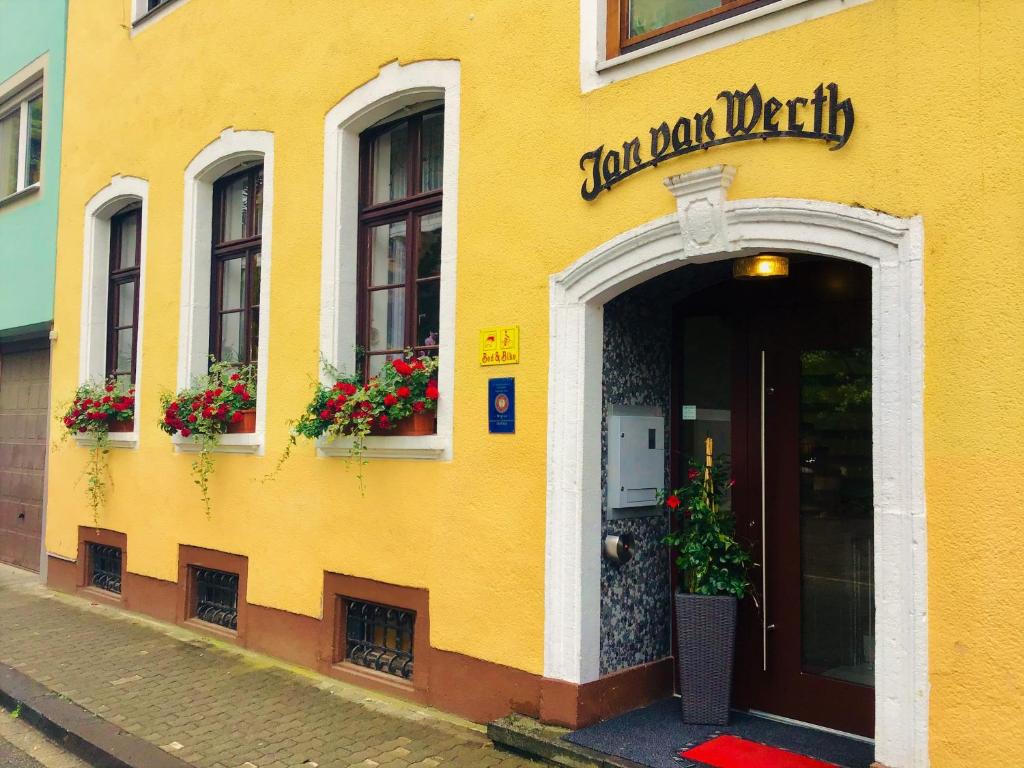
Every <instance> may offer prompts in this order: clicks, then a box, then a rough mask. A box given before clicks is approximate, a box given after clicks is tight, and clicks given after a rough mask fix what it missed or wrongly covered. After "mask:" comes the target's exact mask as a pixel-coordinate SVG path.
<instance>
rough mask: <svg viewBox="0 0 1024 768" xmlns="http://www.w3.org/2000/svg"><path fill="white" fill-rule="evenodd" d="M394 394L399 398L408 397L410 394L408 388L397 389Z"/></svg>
mask: <svg viewBox="0 0 1024 768" xmlns="http://www.w3.org/2000/svg"><path fill="white" fill-rule="evenodd" d="M395 394H396V395H398V396H399V397H408V396H409V394H410V392H409V388H408V387H399V388H398V389H396V390H395Z"/></svg>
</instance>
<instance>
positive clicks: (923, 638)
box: [544, 165, 929, 768]
mask: <svg viewBox="0 0 1024 768" xmlns="http://www.w3.org/2000/svg"><path fill="white" fill-rule="evenodd" d="M735 173H736V171H735V169H734V168H730V167H727V166H721V165H719V166H713V167H711V168H705V169H702V170H698V171H694V172H692V173H688V174H683V175H680V176H672V177H669V178H668V179H666V182H665V183H666V187H668V189H669V191H670V193H671V194H672V195H673V197H674V200H675V203H676V209H677V210H676V213H673V214H670V215H668V216H662V217H660V218H657V219H654V220H652V221H650V222H648V223H646V224H642V225H640V226H638V227H636V228H634V229H632V230H629V231H628V232H625V233H623V234H621V235H619V236H617V237H615V238H613V239H611V240H609V241H608V242H606V243H604V244H602V245H600V246H598V247H597V248H595V249H593V250H592V251H590V252H589V253H587V254H586V255H584V256H582V257H581V258H580V259H579V260H577V261H576V262H575V263H574V264H572V265H571V266H569V267H568V268H567V269H565V270H564V271H562V272H560V273H558V274H556V275H553V276H552V278H551V287H550V311H551V317H550V357H549V375H548V386H549V390H548V468H547V471H548V484H547V485H548V488H547V525H546V542H545V548H546V553H545V554H546V566H547V567H546V569H545V629H544V635H545V636H544V676H545V677H547V678H550V679H554V680H563V681H567V682H569V683H573V684H576V685H581V684H584V683H587V682H591V681H594V680H597V679H598V678H599V677H600V667H599V655H600V552H599V542H600V534H601V366H602V338H603V308H604V304H605V303H606V302H607V301H609V300H610V299H612V298H614V297H615V296H617V295H619V294H620V293H622V292H624V291H626V290H628V289H630V288H632V287H633V286H635V285H638V284H640V283H643V282H645V281H647V280H649V279H651V278H652V277H656V276H657V275H660V274H663V273H665V272H668V271H671V270H673V269H676V268H678V267H680V266H684V265H686V264H697V263H707V262H712V261H721V260H729V259H733V258H736V257H739V256H746V255H752V254H756V253H759V252H762V251H782V252H790V253H806V254H816V255H821V256H827V257H833V258H838V259H846V260H850V261H856V262H858V263H861V264H865V265H867V266H868V267H870V268H871V271H872V286H871V315H872V318H871V323H872V333H871V336H872V392H873V393H874V395H875V399H874V402H873V406H872V408H873V412H872V433H873V440H874V447H875V451H874V457H873V465H874V493H875V498H874V507H875V513H874V531H875V614H876V634H877V640H876V648H875V657H876V673H875V674H876V688H875V711H876V727H875V759H876V760H877V761H878V762H880V763H884V764H886V765H889V766H893V768H923V767H924V766H927V765H928V698H929V691H928V616H927V560H926V558H927V543H926V542H927V538H926V530H925V499H924V461H923V412H922V396H923V370H924V342H923V329H924V295H923V294H924V289H923V279H922V258H923V239H924V237H923V222H922V219H921V217H919V216H917V217H913V218H907V219H902V218H897V217H895V216H889V215H887V214H884V213H878V212H875V211H872V210H870V209H868V208H861V207H853V206H847V205H841V204H838V203H830V202H823V201H818V200H800V199H790V198H762V199H748V200H741V201H730V200H727V199H726V193H727V190H728V188H729V186H730V184H731V182H732V180H733V178H734V177H735ZM653 204H655V205H661V204H662V203H661V202H659V201H654V203H653ZM897 308H898V310H899V311H894V309H897Z"/></svg>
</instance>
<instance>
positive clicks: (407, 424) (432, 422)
mask: <svg viewBox="0 0 1024 768" xmlns="http://www.w3.org/2000/svg"><path fill="white" fill-rule="evenodd" d="M436 432H437V417H436V416H435V415H434V412H433V411H423V412H422V413H413V414H411V415H409V416H406V417H405V418H404V419H402V420H401V421H398V422H395V426H394V427H393V428H391V429H381V428H380V427H374V428H373V429H371V430H370V434H371V435H399V436H402V437H411V436H417V435H433V434H435V433H436Z"/></svg>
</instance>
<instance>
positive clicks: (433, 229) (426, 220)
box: [416, 211, 441, 277]
mask: <svg viewBox="0 0 1024 768" xmlns="http://www.w3.org/2000/svg"><path fill="white" fill-rule="evenodd" d="M418 250H419V253H417V254H416V264H417V267H416V276H417V277H431V276H432V275H439V274H441V212H440V211H438V212H437V213H428V214H427V215H426V216H420V242H419V248H418Z"/></svg>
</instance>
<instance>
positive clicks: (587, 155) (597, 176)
mask: <svg viewBox="0 0 1024 768" xmlns="http://www.w3.org/2000/svg"><path fill="white" fill-rule="evenodd" d="M603 152H604V144H602V145H601V146H600V147H598V148H597V149H594V150H591V151H590V152H584V153H583V156H582V157H580V170H581V171H585V170H586V167H585V166H586V163H587V161H588V160H589V161H590V162H592V163H593V165H592V166H591V167H590V173H591V178H592V180H593V182H594V186H593V187H591V188H590V189H587V182H586V181H584V182H583V186H581V187H580V196H581V197H582V198H583V199H584V200H593V199H594V198H595V197H597V196H598V195H599V194H601V154H602V153H603Z"/></svg>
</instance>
